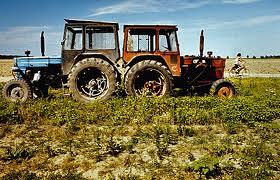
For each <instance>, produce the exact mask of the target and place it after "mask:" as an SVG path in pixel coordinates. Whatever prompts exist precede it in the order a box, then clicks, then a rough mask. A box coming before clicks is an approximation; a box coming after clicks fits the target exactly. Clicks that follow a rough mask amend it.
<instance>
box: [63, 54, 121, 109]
mask: <svg viewBox="0 0 280 180" xmlns="http://www.w3.org/2000/svg"><path fill="white" fill-rule="evenodd" d="M115 74H116V73H115V71H114V68H113V66H111V65H110V64H109V63H108V62H106V61H104V60H102V59H99V58H88V59H84V60H82V61H80V62H78V63H77V64H76V65H75V66H74V67H73V68H72V70H71V73H70V74H69V78H68V85H69V89H70V91H71V93H72V95H73V97H74V98H75V99H76V100H77V101H81V102H85V103H89V102H92V101H93V100H107V99H109V98H110V97H111V96H112V95H113V93H114V92H115V90H116V76H115Z"/></svg>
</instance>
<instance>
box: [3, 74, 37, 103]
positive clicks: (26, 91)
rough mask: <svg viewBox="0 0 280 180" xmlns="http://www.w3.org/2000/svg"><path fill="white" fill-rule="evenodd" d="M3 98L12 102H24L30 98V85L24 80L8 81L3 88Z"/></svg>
mask: <svg viewBox="0 0 280 180" xmlns="http://www.w3.org/2000/svg"><path fill="white" fill-rule="evenodd" d="M2 93H3V97H4V98H5V99H6V100H8V101H12V102H21V103H23V102H25V101H27V99H29V98H32V91H31V87H30V85H29V84H28V83H27V82H26V81H24V80H18V79H13V80H10V81H8V82H7V83H6V84H5V86H4V88H3V91H2Z"/></svg>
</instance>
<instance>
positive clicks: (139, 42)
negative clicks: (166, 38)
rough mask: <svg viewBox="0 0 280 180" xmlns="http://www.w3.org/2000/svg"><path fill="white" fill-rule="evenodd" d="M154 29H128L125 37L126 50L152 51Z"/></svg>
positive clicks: (153, 46) (153, 47)
mask: <svg viewBox="0 0 280 180" xmlns="http://www.w3.org/2000/svg"><path fill="white" fill-rule="evenodd" d="M155 39H156V30H154V29H130V30H129V32H128V39H127V51H128V52H154V51H155Z"/></svg>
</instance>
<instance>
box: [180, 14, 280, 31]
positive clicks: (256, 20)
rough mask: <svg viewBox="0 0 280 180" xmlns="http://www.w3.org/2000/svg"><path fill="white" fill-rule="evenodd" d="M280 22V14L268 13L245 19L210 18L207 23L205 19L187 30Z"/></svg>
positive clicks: (234, 27)
mask: <svg viewBox="0 0 280 180" xmlns="http://www.w3.org/2000/svg"><path fill="white" fill-rule="evenodd" d="M278 21H279V22H280V15H279V14H276V15H267V16H257V17H249V18H245V19H241V20H240V19H239V20H232V21H217V20H208V21H207V24H205V19H204V20H201V21H200V22H196V23H193V24H191V26H192V27H191V28H185V29H186V30H187V31H192V32H193V31H198V30H199V29H201V28H204V29H209V30H210V29H236V28H246V27H255V26H260V25H263V24H266V23H273V22H278Z"/></svg>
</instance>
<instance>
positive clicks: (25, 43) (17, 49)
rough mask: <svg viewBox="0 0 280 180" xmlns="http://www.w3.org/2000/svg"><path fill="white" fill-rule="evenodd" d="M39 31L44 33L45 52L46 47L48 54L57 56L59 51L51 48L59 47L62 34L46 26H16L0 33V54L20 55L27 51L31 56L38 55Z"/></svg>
mask: <svg viewBox="0 0 280 180" xmlns="http://www.w3.org/2000/svg"><path fill="white" fill-rule="evenodd" d="M41 31H45V38H46V48H47V52H48V47H51V48H50V51H49V53H51V54H54V53H55V54H57V52H59V49H58V51H55V50H54V49H53V48H52V47H53V46H55V45H57V47H59V41H60V40H61V36H62V32H56V31H54V29H53V28H52V27H47V26H38V27H36V26H16V27H10V28H7V29H5V30H2V31H0V54H17V55H22V54H23V53H24V51H25V50H26V49H29V50H31V51H32V54H33V55H39V54H40V35H41Z"/></svg>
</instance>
